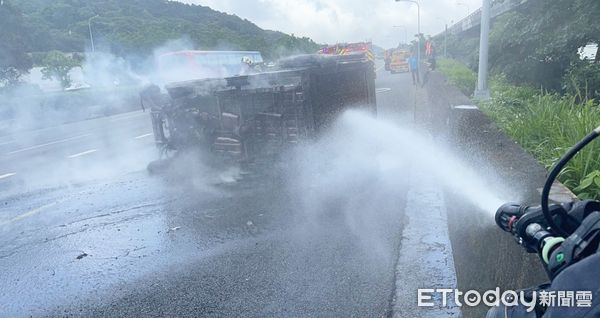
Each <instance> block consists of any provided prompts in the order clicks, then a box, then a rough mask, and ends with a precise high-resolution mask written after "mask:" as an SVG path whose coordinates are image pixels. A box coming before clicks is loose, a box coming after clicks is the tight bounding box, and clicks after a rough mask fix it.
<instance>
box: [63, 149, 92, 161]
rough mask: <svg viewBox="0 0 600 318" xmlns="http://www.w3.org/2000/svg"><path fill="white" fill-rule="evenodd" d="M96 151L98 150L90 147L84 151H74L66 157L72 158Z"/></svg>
mask: <svg viewBox="0 0 600 318" xmlns="http://www.w3.org/2000/svg"><path fill="white" fill-rule="evenodd" d="M96 151H98V149H91V150H87V151H84V152H80V153H76V154H74V155H70V156H68V157H67V158H69V159H73V158H77V157H81V156H85V155H89V154H92V153H94V152H96Z"/></svg>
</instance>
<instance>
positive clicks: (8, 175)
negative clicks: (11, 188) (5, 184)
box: [0, 172, 16, 179]
mask: <svg viewBox="0 0 600 318" xmlns="http://www.w3.org/2000/svg"><path fill="white" fill-rule="evenodd" d="M14 175H16V173H15V172H11V173H7V174H3V175H1V176H0V179H6V178H9V177H12V176H14Z"/></svg>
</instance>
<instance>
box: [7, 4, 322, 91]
mask: <svg viewBox="0 0 600 318" xmlns="http://www.w3.org/2000/svg"><path fill="white" fill-rule="evenodd" d="M90 22H91V23H90ZM88 24H91V26H92V32H93V37H94V42H95V49H96V50H97V51H103V52H109V53H112V54H114V55H116V56H122V57H128V58H129V59H130V60H135V58H139V57H146V56H148V55H150V54H152V52H153V50H155V49H156V48H158V47H160V46H162V45H164V44H165V43H167V42H169V41H173V40H181V39H183V40H185V42H186V43H190V45H189V46H193V48H196V49H203V50H213V49H221V50H257V51H261V53H263V56H264V57H265V58H266V59H276V58H278V57H280V56H283V55H289V54H293V53H306V52H315V51H316V50H317V49H318V47H319V46H318V45H317V44H316V43H315V42H313V41H312V40H311V39H309V38H299V37H295V36H294V35H287V34H284V33H281V32H277V31H269V30H263V29H261V28H259V27H258V26H256V25H255V24H253V23H252V22H250V21H248V20H244V19H241V18H239V17H237V16H235V15H229V14H226V13H221V12H217V11H214V10H212V9H210V8H208V7H203V6H198V5H189V4H184V3H180V2H176V1H166V0H94V1H93V0H52V1H47V0H3V4H2V5H1V6H0V28H1V29H2V32H0V78H1V79H2V81H4V82H5V84H6V83H7V82H12V81H14V77H18V75H19V73H23V72H24V71H26V70H27V69H29V68H30V67H31V66H32V64H38V65H39V64H42V62H43V60H44V59H45V57H46V53H47V52H51V51H61V52H84V51H86V50H90V47H91V41H90V33H89V26H88ZM32 53H33V54H32ZM137 60H141V59H137Z"/></svg>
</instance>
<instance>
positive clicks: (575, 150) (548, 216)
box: [542, 126, 600, 237]
mask: <svg viewBox="0 0 600 318" xmlns="http://www.w3.org/2000/svg"><path fill="white" fill-rule="evenodd" d="M598 136H600V126H598V127H597V128H596V129H594V130H593V131H592V132H591V133H590V134H588V135H587V136H585V137H584V138H583V139H582V140H581V141H580V142H578V143H577V144H576V145H575V146H573V148H571V149H569V151H568V152H567V153H566V154H565V155H564V156H563V157H562V158H560V160H559V161H558V162H557V163H556V165H555V166H554V167H553V168H552V170H551V171H550V174H549V175H548V178H547V179H546V183H545V184H544V189H543V190H542V212H543V213H544V217H545V218H546V221H547V222H548V225H549V226H550V227H551V228H552V229H553V230H554V231H556V232H557V234H559V235H561V236H564V237H567V236H569V235H570V233H568V232H567V231H565V230H564V229H563V228H561V227H560V226H558V224H556V222H554V219H553V218H552V215H551V214H550V210H549V208H548V196H549V195H550V188H552V184H553V183H554V180H556V177H557V176H558V174H559V173H560V172H561V171H562V169H563V168H564V166H565V165H566V164H567V163H568V162H569V161H570V160H571V159H573V157H574V156H575V155H576V154H577V153H578V152H579V151H580V150H581V149H583V148H584V147H585V146H587V145H588V144H589V143H590V142H592V141H593V140H594V139H596V137H598ZM559 211H560V212H559V213H561V214H563V217H566V215H564V214H566V212H565V211H562V210H559Z"/></svg>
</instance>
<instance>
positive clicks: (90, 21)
mask: <svg viewBox="0 0 600 318" xmlns="http://www.w3.org/2000/svg"><path fill="white" fill-rule="evenodd" d="M97 17H98V15H95V16H93V17H91V18H90V19H89V20H88V28H89V30H90V42H92V53H95V52H96V48H95V47H94V35H93V34H92V20H93V19H95V18H97Z"/></svg>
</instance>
